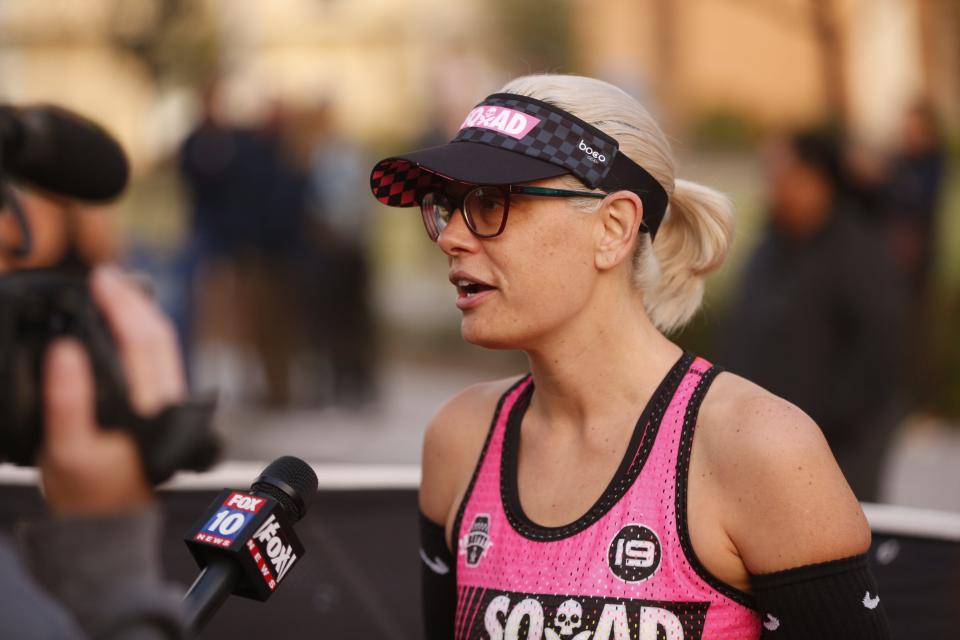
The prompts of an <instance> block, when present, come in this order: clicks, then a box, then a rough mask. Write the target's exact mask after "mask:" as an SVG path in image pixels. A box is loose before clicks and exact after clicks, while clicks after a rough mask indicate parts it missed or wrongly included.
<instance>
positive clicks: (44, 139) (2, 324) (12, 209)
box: [0, 105, 219, 483]
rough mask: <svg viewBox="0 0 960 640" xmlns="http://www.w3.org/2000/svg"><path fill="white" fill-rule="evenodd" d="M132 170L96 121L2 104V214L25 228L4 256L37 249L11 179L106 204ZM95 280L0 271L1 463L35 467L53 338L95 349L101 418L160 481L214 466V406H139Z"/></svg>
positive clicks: (76, 273) (73, 274) (84, 272)
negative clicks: (123, 433) (128, 436)
mask: <svg viewBox="0 0 960 640" xmlns="http://www.w3.org/2000/svg"><path fill="white" fill-rule="evenodd" d="M128 175H129V168H128V164H127V159H126V156H125V154H124V152H123V150H122V149H121V147H120V145H119V144H118V143H117V142H116V141H115V140H114V139H113V138H111V137H110V135H109V134H107V133H106V132H105V131H104V130H103V129H102V128H101V127H100V126H98V125H97V124H95V123H94V122H92V121H90V120H87V119H85V118H83V117H81V116H78V115H76V114H74V113H71V112H69V111H67V110H65V109H61V108H59V107H54V106H35V107H26V108H15V107H10V106H2V105H0V216H2V215H4V214H7V215H12V216H13V218H14V219H15V222H16V226H17V227H18V228H19V244H18V245H17V246H5V245H2V244H0V252H4V253H7V254H8V255H11V256H13V257H25V256H27V255H29V253H30V251H31V248H32V246H31V245H32V237H31V230H30V223H29V218H28V216H27V215H26V213H25V212H24V210H23V208H22V206H21V203H20V202H19V200H18V199H17V195H16V193H15V192H14V190H13V189H12V187H11V184H10V181H11V180H17V181H21V182H24V183H27V184H30V185H32V186H34V187H37V188H39V189H40V190H41V191H44V192H48V193H52V194H56V195H59V196H63V197H66V198H70V199H75V200H81V201H87V202H103V201H107V200H111V199H113V198H115V197H117V196H118V195H120V193H121V192H122V191H123V190H124V188H125V187H126V184H127V179H128ZM79 215H83V214H82V213H81V214H79ZM88 276H89V268H88V267H85V266H83V267H80V266H77V267H73V268H65V267H60V268H57V267H53V268H34V269H20V270H14V271H11V272H8V273H6V274H3V275H0V462H2V461H4V460H6V461H10V462H13V463H14V464H18V465H32V464H34V461H35V458H36V454H37V450H38V448H39V446H40V443H41V440H42V433H43V383H42V381H43V362H44V357H45V354H46V351H47V347H48V346H49V344H50V343H51V342H52V341H53V340H54V339H55V338H57V337H60V336H71V337H74V338H76V339H78V340H79V341H80V342H81V343H82V344H83V345H84V346H85V348H86V350H87V352H88V353H89V355H90V361H91V364H92V368H93V373H94V378H95V381H96V415H97V422H98V423H99V424H101V425H111V426H118V427H123V428H126V429H129V430H130V431H131V433H132V435H133V436H134V439H135V440H136V442H137V445H138V447H139V449H140V454H141V459H142V460H143V464H144V469H145V471H146V473H147V476H148V478H149V479H150V480H151V481H152V482H153V483H159V482H162V481H163V480H166V479H167V478H169V477H170V475H172V474H173V472H174V471H176V470H178V469H191V470H197V471H200V470H203V469H206V468H208V467H209V466H210V465H211V464H212V463H213V462H214V460H215V458H216V455H217V453H218V450H219V446H218V441H217V439H216V438H215V437H214V434H213V433H212V431H211V430H210V422H211V419H212V415H213V408H214V405H213V403H212V402H202V401H195V402H187V403H184V404H181V405H177V406H172V407H169V408H167V409H166V410H164V411H162V412H161V413H160V414H158V415H157V416H153V417H144V416H140V415H138V414H137V413H136V412H135V411H134V410H133V408H132V407H131V405H130V402H129V400H128V394H127V386H126V383H125V378H124V374H123V370H122V367H121V365H120V361H119V359H118V355H117V351H116V346H115V344H114V341H113V338H112V336H111V334H110V331H109V329H108V327H107V325H106V322H105V320H104V318H103V317H102V316H101V314H100V311H99V310H98V308H97V306H96V304H95V303H94V301H93V298H92V296H91V294H90V291H89V288H88V284H87V282H88Z"/></svg>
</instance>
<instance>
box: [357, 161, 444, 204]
mask: <svg viewBox="0 0 960 640" xmlns="http://www.w3.org/2000/svg"><path fill="white" fill-rule="evenodd" d="M443 183H444V179H443V178H441V177H440V176H438V175H437V174H435V173H430V172H429V171H426V170H424V169H421V168H420V167H418V166H417V165H415V164H413V163H411V162H407V161H406V160H397V159H391V160H384V161H383V162H381V163H380V164H378V165H377V166H376V167H375V168H374V170H373V173H372V174H370V187H371V189H372V190H373V195H374V196H375V197H376V199H377V200H379V201H380V202H382V203H383V204H386V205H390V206H391V207H412V206H414V205H415V204H417V201H418V199H419V197H420V194H422V193H424V192H426V191H441V190H442V189H443Z"/></svg>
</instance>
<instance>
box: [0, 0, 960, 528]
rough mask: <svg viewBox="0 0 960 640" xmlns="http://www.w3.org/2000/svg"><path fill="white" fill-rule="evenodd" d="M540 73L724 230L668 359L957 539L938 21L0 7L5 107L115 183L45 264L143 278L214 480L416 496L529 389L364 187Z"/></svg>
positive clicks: (946, 157) (648, 5)
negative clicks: (518, 387)
mask: <svg viewBox="0 0 960 640" xmlns="http://www.w3.org/2000/svg"><path fill="white" fill-rule="evenodd" d="M532 72H559V73H579V74H586V75H592V76H596V77H599V78H602V79H606V80H609V81H611V82H613V83H614V84H617V85H618V86H620V87H622V88H623V89H625V90H626V91H628V92H629V93H631V94H632V95H634V96H636V97H637V98H639V99H640V100H641V101H642V102H643V103H644V104H645V105H647V106H648V108H649V109H651V110H652V111H653V112H654V113H655V114H656V115H657V117H658V119H659V120H660V122H661V123H662V125H663V127H664V128H665V130H666V131H667V133H668V135H669V136H670V138H671V140H672V142H673V144H674V150H675V152H676V154H677V156H678V163H679V167H680V169H679V172H678V175H679V176H681V177H684V178H688V179H692V180H696V181H699V182H703V183H706V184H708V185H710V186H713V187H716V188H718V189H720V190H722V191H724V192H726V193H727V194H729V195H730V197H731V198H732V199H733V201H734V203H735V205H736V210H737V216H738V236H737V240H736V242H735V244H734V247H733V252H732V254H731V256H730V258H729V259H728V260H727V262H726V263H725V265H724V266H723V268H722V269H720V271H719V272H718V273H716V274H715V275H713V276H711V279H710V281H709V282H708V286H707V291H708V294H707V300H706V302H705V305H704V309H703V311H702V312H701V314H700V315H699V316H698V318H697V320H696V321H695V322H694V323H693V324H692V325H691V326H690V327H688V328H687V329H686V330H684V331H683V332H682V333H681V334H679V335H677V336H676V339H677V341H678V342H679V343H680V344H681V345H683V346H684V347H686V348H688V349H691V350H694V351H697V352H699V353H701V354H703V355H704V356H706V357H708V358H710V359H712V360H714V361H716V362H718V363H720V364H723V365H725V366H727V367H728V368H730V369H732V370H734V371H737V372H741V373H744V374H745V375H748V376H749V377H752V378H753V379H755V380H757V381H758V382H760V383H761V384H764V385H765V386H767V387H769V388H770V389H772V390H773V391H775V392H777V393H779V394H781V395H784V396H785V397H787V398H788V399H791V400H793V401H794V402H796V403H798V404H799V405H800V406H801V407H802V408H804V409H805V410H806V411H808V412H809V413H811V415H813V417H814V418H816V419H817V420H818V422H819V423H820V424H821V426H822V427H823V428H824V430H825V431H826V432H827V436H828V439H829V440H830V442H831V446H833V447H834V450H835V452H836V453H837V456H838V458H839V459H840V461H841V464H842V465H843V467H844V470H845V472H846V473H847V474H848V477H850V478H851V482H852V483H853V485H854V488H855V489H856V491H857V493H858V496H859V497H860V498H861V499H863V500H868V501H887V502H893V503H897V504H904V505H913V506H922V507H936V508H941V509H946V510H952V511H958V510H960V497H958V496H960V471H958V469H960V429H958V426H957V425H958V424H960V217H958V212H957V208H958V204H960V187H958V181H957V179H956V178H957V171H958V168H957V162H956V150H957V145H956V142H957V134H958V132H960V2H957V1H955V0H833V1H831V0H684V1H683V2H676V1H673V0H605V1H604V2H590V1H588V0H540V1H537V2H534V1H531V0H444V1H443V2H440V1H438V0H404V1H403V2H400V1H399V0H349V1H347V0H273V1H272V2H254V1H252V0H233V1H231V2H226V1H223V0H193V1H188V0H87V1H86V2H82V3H80V2H67V1H65V0H44V1H42V2H36V1H29V0H4V2H2V3H0V98H2V100H3V101H5V102H11V103H14V104H26V103H36V102H53V103H57V104H61V105H64V106H67V107H70V108H73V109H76V110H78V111H80V112H81V113H83V114H86V115H87V116H89V117H91V118H94V119H96V120H98V121H99V122H101V123H103V124H104V125H105V126H106V127H107V128H108V129H109V130H110V131H111V132H113V133H114V134H115V135H116V136H118V137H119V139H120V140H121V141H122V142H123V144H124V146H125V148H126V149H127V151H128V153H129V155H130V158H131V161H132V164H133V169H134V179H133V183H132V185H131V187H130V188H129V190H128V192H127V194H126V195H125V196H124V197H123V198H122V200H121V201H119V202H118V203H117V205H116V206H115V207H112V208H110V209H108V210H105V211H102V212H92V213H87V212H84V213H83V214H81V215H78V216H75V217H74V218H73V219H72V220H71V222H70V223H69V224H67V225H65V228H58V227H57V225H51V227H52V228H51V229H47V230H38V234H39V235H41V236H43V235H44V234H48V235H51V236H56V235H57V234H60V235H64V234H65V235H66V236H67V237H69V238H72V239H73V240H74V244H76V246H77V247H79V248H78V249H75V250H72V251H67V252H66V253H67V254H69V255H66V256H65V254H64V251H62V250H61V251H59V252H58V251H56V250H54V251H52V253H50V255H48V256H47V257H46V258H45V259H46V260H47V262H48V263H57V262H58V261H63V260H68V259H69V260H74V259H77V257H78V255H79V257H80V258H81V259H84V260H89V261H95V260H103V259H110V258H112V257H116V258H119V259H120V260H121V261H122V262H123V263H124V264H126V265H127V266H128V267H129V268H130V269H133V270H135V271H138V272H140V273H142V274H145V275H146V276H147V277H148V278H149V280H150V282H151V283H152V286H153V288H154V291H155V295H156V296H157V299H158V300H159V301H160V303H161V304H162V305H163V307H164V308H165V309H166V311H167V312H168V313H169V314H171V316H172V317H173V318H174V319H175V322H176V325H177V328H178V330H179V334H180V338H181V344H182V349H183V353H184V356H185V358H186V361H187V362H188V363H189V369H190V376H191V383H192V385H193V386H194V388H195V389H197V390H200V391H204V390H216V391H217V392H218V393H219V395H220V399H221V411H220V414H219V418H218V420H219V427H220V429H221V430H222V432H223V433H224V435H225V436H226V438H227V449H228V450H227V454H228V458H229V459H231V460H239V461H243V460H250V461H262V460H267V459H270V458H273V457H274V456H276V455H279V454H282V453H295V454H296V455H299V456H301V457H304V458H305V459H307V460H310V461H311V462H317V463H324V462H335V463H340V462H345V463H346V462H348V463H385V464H411V465H413V464H416V463H418V462H419V458H420V439H421V435H422V432H423V428H424V426H425V424H426V422H427V421H428V420H429V418H430V416H431V415H432V413H433V412H434V411H435V410H436V408H437V407H438V406H439V405H440V404H441V403H442V402H443V400H444V399H446V398H447V397H449V396H450V395H451V394H452V393H454V392H455V391H457V390H459V389H460V388H462V387H463V386H464V385H466V384H468V383H470V382H473V381H478V380H483V379H489V378H492V377H499V376H505V375H513V374H518V373H520V372H522V371H524V369H525V361H524V359H523V358H522V356H518V355H517V354H512V353H502V352H489V351H483V350H480V349H477V348H474V347H471V346H470V345H467V344H465V343H464V342H463V341H462V340H461V339H460V337H459V312H458V311H457V309H456V308H455V306H454V304H453V303H454V299H455V292H454V291H453V290H452V288H451V287H450V286H449V284H448V283H447V280H446V261H445V259H444V257H443V256H442V254H441V253H440V252H439V251H438V250H437V249H436V247H435V246H433V245H432V244H431V243H430V242H429V241H428V240H427V238H426V236H425V234H424V232H423V229H422V225H421V222H420V219H419V216H418V215H417V213H416V212H415V211H414V210H397V209H388V208H386V207H383V206H380V205H379V204H377V203H376V202H375V201H374V199H373V198H372V196H371V195H370V192H369V188H368V186H367V177H368V172H369V169H370V167H371V166H372V163H373V162H374V161H375V160H376V159H378V158H381V157H383V156H384V155H387V154H390V153H393V152H398V151H401V150H408V149H410V148H414V147H416V146H429V145H431V144H440V143H443V142H446V141H447V140H448V139H449V138H450V137H452V135H453V133H454V132H455V130H456V129H457V128H458V126H459V124H460V122H461V120H462V118H463V117H464V115H465V114H466V113H467V111H468V110H469V108H470V107H472V106H473V105H474V104H475V103H476V102H478V101H479V100H480V99H482V98H483V97H484V96H486V95H487V94H489V93H492V92H494V91H496V90H497V89H498V88H499V87H500V86H501V85H502V84H503V83H504V82H505V81H506V80H507V79H509V78H511V77H513V76H516V75H520V74H526V73H532ZM53 244H56V243H53ZM41 245H42V238H41ZM784 371H786V372H789V375H783V372H784Z"/></svg>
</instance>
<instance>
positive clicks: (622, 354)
mask: <svg viewBox="0 0 960 640" xmlns="http://www.w3.org/2000/svg"><path fill="white" fill-rule="evenodd" d="M611 319H614V320H611ZM526 353H527V357H528V359H529V361H530V370H531V371H532V372H533V379H534V383H535V384H536V393H535V394H534V398H533V400H532V403H531V406H530V410H529V411H530V415H531V416H536V417H537V418H539V419H543V420H544V421H545V423H546V424H549V425H551V427H552V428H577V429H583V428H587V427H590V426H591V425H592V424H593V423H596V422H601V423H605V422H607V420H606V418H607V417H618V416H620V415H621V414H622V413H623V412H624V411H632V410H635V408H636V407H638V406H639V407H641V408H642V407H643V406H644V404H645V403H646V401H647V400H648V399H649V398H650V396H651V395H652V394H653V392H654V390H655V389H656V388H657V386H658V385H659V384H660V381H661V380H662V379H663V377H664V376H665V375H666V373H667V372H668V371H669V370H670V367H672V366H673V364H674V363H675V362H676V361H677V359H678V358H679V357H680V355H681V353H682V351H681V349H680V348H679V347H678V346H677V345H675V344H673V343H672V342H670V341H669V340H668V339H667V338H665V337H664V336H663V335H662V334H661V333H660V332H659V331H657V329H656V328H655V327H654V326H653V323H651V321H650V320H649V318H648V317H647V315H646V313H645V312H644V311H643V306H642V304H641V303H640V302H639V301H638V300H637V299H636V298H633V299H626V300H625V299H623V297H621V298H620V301H618V302H615V303H614V304H612V305H595V306H594V305H591V307H590V310H589V311H587V312H585V313H584V314H581V315H580V316H578V317H577V319H576V320H575V321H574V322H572V323H570V324H568V325H567V326H565V327H564V328H563V330H562V331H561V332H558V333H557V334H556V335H550V336H545V337H544V338H543V339H542V340H540V341H539V342H538V344H537V345H536V347H535V348H531V349H528V350H526Z"/></svg>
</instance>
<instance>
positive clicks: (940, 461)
mask: <svg viewBox="0 0 960 640" xmlns="http://www.w3.org/2000/svg"><path fill="white" fill-rule="evenodd" d="M518 373H520V372H518ZM490 377H491V376H490V374H489V372H483V371H471V370H468V369H451V368H449V367H442V366H436V365H425V364H412V363H399V362H394V363H390V364H387V365H385V366H384V368H383V369H382V370H381V378H380V380H381V394H380V399H379V401H378V402H377V403H376V404H374V405H370V406H368V407H364V408H360V409H344V408H333V407H331V408H322V409H314V410H305V409H304V410H285V411H267V410H262V409H254V408H250V407H245V406H243V405H240V404H231V403H226V404H224V405H223V406H221V410H220V412H219V418H218V427H219V429H220V430H221V431H222V433H223V434H224V435H225V439H226V441H227V448H226V458H227V459H228V460H234V461H249V462H261V461H267V460H271V459H273V458H275V457H277V456H280V455H284V454H289V455H296V456H299V457H301V458H303V459H305V460H307V461H309V462H311V463H317V464H366V465H370V464H373V465H397V464H399V465H415V464H419V462H420V447H421V441H422V438H423V431H424V429H425V427H426V425H427V423H428V422H429V420H430V418H431V416H432V415H433V414H434V412H435V411H436V410H437V409H438V408H439V407H440V406H441V405H442V404H443V402H444V401H445V400H447V399H448V398H450V397H451V396H452V395H454V394H455V393H456V392H457V391H459V390H461V389H463V388H464V387H466V386H468V385H470V384H472V383H475V382H479V381H481V380H485V379H489V378H490ZM882 484H883V487H884V489H883V495H884V497H883V499H882V502H885V503H889V504H896V505H902V506H912V507H923V508H930V509H940V510H946V511H953V512H960V428H958V427H957V426H956V425H951V424H948V423H946V422H943V421H939V420H936V419H932V418H922V417H913V418H912V419H910V420H908V421H907V422H905V423H904V425H902V427H901V429H900V431H899V433H898V435H897V437H896V439H895V441H894V445H893V448H892V451H891V453H890V457H889V460H888V463H887V465H886V469H885V472H884V480H883V483H882Z"/></svg>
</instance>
